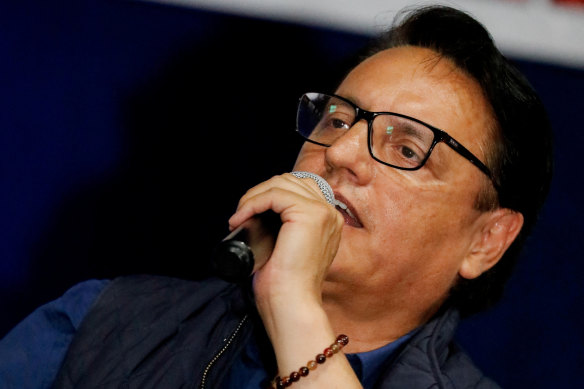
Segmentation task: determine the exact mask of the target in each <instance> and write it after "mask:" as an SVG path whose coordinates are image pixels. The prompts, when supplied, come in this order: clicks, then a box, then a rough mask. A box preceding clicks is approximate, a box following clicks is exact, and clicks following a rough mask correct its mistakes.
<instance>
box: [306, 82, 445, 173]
mask: <svg viewBox="0 0 584 389" xmlns="http://www.w3.org/2000/svg"><path fill="white" fill-rule="evenodd" d="M356 117H357V110H356V108H355V107H354V106H353V105H351V104H349V103H348V102H347V101H344V100H342V99H339V98H337V97H334V96H328V95H324V94H320V93H307V94H305V95H304V96H303V97H302V98H301V99H300V104H299V107H298V117H297V129H298V132H299V133H300V134H301V135H302V136H304V137H305V138H306V139H308V140H310V141H313V142H316V143H319V144H321V145H324V146H330V145H332V144H333V143H334V142H335V141H336V140H337V139H339V138H340V137H341V136H343V135H344V134H345V133H346V132H347V130H349V129H350V128H351V127H352V126H353V125H354V124H355V120H356ZM369 125H370V130H371V137H370V142H371V152H372V154H373V156H374V157H375V158H377V159H379V160H381V161H383V162H385V163H387V164H390V165H393V166H397V167H401V168H406V169H414V168H417V167H419V166H420V165H422V164H423V163H424V160H425V159H426V156H427V155H428V152H429V151H430V148H431V147H432V143H433V141H434V132H433V131H432V130H431V129H429V128H428V127H426V126H425V125H423V124H421V123H418V122H416V121H414V120H411V119H408V118H404V117H401V116H397V115H394V114H388V113H382V114H376V115H374V117H373V119H372V122H371V123H370V124H369Z"/></svg>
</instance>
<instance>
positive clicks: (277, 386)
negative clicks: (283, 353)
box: [269, 335, 349, 389]
mask: <svg viewBox="0 0 584 389" xmlns="http://www.w3.org/2000/svg"><path fill="white" fill-rule="evenodd" d="M347 343H349V337H348V336H347V335H339V336H337V340H336V341H335V342H334V343H333V344H331V345H330V346H329V347H327V348H325V349H324V351H323V352H322V354H318V355H317V356H316V358H315V359H314V360H312V361H308V363H307V364H306V366H302V367H301V368H300V369H298V371H293V372H292V373H290V375H289V376H288V377H281V378H280V376H278V377H276V378H275V379H274V381H273V382H272V383H270V386H269V389H282V388H287V387H288V386H290V385H292V384H293V383H294V382H296V381H298V380H299V379H300V378H302V377H306V376H307V375H308V373H310V371H311V370H314V369H316V368H317V367H318V365H321V364H323V363H325V362H326V359H327V358H330V357H332V356H333V355H335V354H336V353H338V352H339V351H340V350H341V349H342V348H343V347H345V346H346V345H347Z"/></svg>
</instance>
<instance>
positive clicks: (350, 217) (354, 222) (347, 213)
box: [335, 193, 363, 228]
mask: <svg viewBox="0 0 584 389" xmlns="http://www.w3.org/2000/svg"><path fill="white" fill-rule="evenodd" d="M337 196H338V197H341V198H342V196H340V195H337V194H336V193H335V208H337V210H338V211H339V212H340V213H341V215H343V218H344V219H345V224H347V225H349V226H351V227H355V228H363V224H361V221H360V220H359V218H358V217H357V216H356V215H355V213H354V212H353V211H352V210H351V207H349V206H347V204H345V203H344V202H343V201H341V200H339V199H338V198H337ZM343 200H345V199H344V198H343ZM345 201H346V200H345Z"/></svg>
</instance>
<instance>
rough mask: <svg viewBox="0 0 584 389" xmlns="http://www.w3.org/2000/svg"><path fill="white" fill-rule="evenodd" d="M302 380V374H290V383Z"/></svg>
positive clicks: (294, 372)
mask: <svg viewBox="0 0 584 389" xmlns="http://www.w3.org/2000/svg"><path fill="white" fill-rule="evenodd" d="M299 379H300V374H298V372H296V371H293V372H292V373H290V382H296V381H298V380H299Z"/></svg>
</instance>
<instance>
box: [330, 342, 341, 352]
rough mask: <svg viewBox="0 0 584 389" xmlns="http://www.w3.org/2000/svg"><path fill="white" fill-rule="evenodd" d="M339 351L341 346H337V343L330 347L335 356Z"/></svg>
mask: <svg viewBox="0 0 584 389" xmlns="http://www.w3.org/2000/svg"><path fill="white" fill-rule="evenodd" d="M340 349H341V346H339V345H338V344H337V343H335V344H332V345H331V350H333V353H335V354H336V353H338V352H339V350H340Z"/></svg>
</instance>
